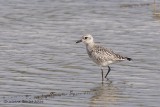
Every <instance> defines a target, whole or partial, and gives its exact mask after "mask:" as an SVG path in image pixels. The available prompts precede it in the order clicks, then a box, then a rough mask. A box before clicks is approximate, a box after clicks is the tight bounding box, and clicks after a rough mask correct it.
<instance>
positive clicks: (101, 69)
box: [101, 68, 103, 82]
mask: <svg viewBox="0 0 160 107" xmlns="http://www.w3.org/2000/svg"><path fill="white" fill-rule="evenodd" d="M101 73H102V82H103V68H101Z"/></svg>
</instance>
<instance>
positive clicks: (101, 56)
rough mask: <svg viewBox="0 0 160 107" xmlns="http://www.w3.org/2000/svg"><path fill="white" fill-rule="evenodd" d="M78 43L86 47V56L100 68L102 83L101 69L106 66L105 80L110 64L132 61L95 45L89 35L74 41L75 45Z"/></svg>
mask: <svg viewBox="0 0 160 107" xmlns="http://www.w3.org/2000/svg"><path fill="white" fill-rule="evenodd" d="M80 42H83V43H84V44H85V45H86V50H87V53H88V56H89V57H90V58H91V59H92V60H93V62H95V63H96V64H97V65H99V66H100V69H101V74H102V81H103V67H105V66H108V72H107V74H106V75H105V78H107V75H108V74H109V72H110V71H111V68H110V67H109V65H110V64H112V63H115V62H120V61H124V60H128V61H131V60H132V59H131V58H129V57H124V56H121V55H119V54H117V53H114V52H113V51H112V50H111V49H107V48H105V47H103V46H101V45H98V44H96V43H95V42H94V39H93V37H92V35H90V34H86V35H84V36H82V38H81V39H80V40H78V41H76V43H80Z"/></svg>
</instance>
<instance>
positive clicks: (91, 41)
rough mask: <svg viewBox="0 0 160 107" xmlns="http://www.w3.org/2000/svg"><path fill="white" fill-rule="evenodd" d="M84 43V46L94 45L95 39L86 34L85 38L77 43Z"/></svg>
mask: <svg viewBox="0 0 160 107" xmlns="http://www.w3.org/2000/svg"><path fill="white" fill-rule="evenodd" d="M80 42H83V43H84V44H92V43H93V37H92V35H90V34H86V35H84V36H82V38H81V39H80V40H78V41H76V43H80Z"/></svg>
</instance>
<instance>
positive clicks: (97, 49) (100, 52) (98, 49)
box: [86, 44, 125, 66]
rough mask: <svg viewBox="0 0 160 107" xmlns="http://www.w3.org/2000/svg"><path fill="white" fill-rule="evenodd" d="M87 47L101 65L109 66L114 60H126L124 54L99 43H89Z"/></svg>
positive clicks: (94, 59)
mask: <svg viewBox="0 0 160 107" xmlns="http://www.w3.org/2000/svg"><path fill="white" fill-rule="evenodd" d="M86 48H87V53H88V55H89V57H90V58H91V59H92V60H93V61H94V62H95V63H96V64H98V65H100V66H107V65H109V64H111V63H113V62H119V61H122V60H125V58H124V57H123V56H121V55H119V54H116V53H114V52H113V51H112V50H111V49H107V48H104V47H103V46H100V45H98V44H94V45H93V46H89V45H88V46H87V47H86Z"/></svg>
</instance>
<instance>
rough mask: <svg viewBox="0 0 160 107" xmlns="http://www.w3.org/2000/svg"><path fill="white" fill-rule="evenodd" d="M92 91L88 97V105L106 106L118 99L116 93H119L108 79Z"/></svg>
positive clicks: (95, 106)
mask: <svg viewBox="0 0 160 107" xmlns="http://www.w3.org/2000/svg"><path fill="white" fill-rule="evenodd" d="M92 91H93V96H92V97H91V98H90V107H99V106H102V107H103V106H104V107H106V106H107V105H109V104H113V103H115V102H116V101H117V100H118V94H119V93H120V92H119V91H118V88H117V87H115V86H114V85H113V84H112V81H110V80H107V83H103V84H100V85H99V86H98V87H95V88H94V89H92Z"/></svg>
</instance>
